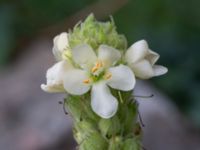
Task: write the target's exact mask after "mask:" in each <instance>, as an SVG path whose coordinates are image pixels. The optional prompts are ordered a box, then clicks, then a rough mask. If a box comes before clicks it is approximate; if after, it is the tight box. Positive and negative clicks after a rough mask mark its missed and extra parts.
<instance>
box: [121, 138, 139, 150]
mask: <svg viewBox="0 0 200 150" xmlns="http://www.w3.org/2000/svg"><path fill="white" fill-rule="evenodd" d="M121 150H142V148H141V142H140V138H138V137H135V138H130V139H126V140H125V141H124V143H123V148H122V149H121Z"/></svg>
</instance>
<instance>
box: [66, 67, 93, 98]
mask: <svg viewBox="0 0 200 150" xmlns="http://www.w3.org/2000/svg"><path fill="white" fill-rule="evenodd" d="M87 79H89V76H88V74H87V72H86V71H84V70H81V69H72V70H69V71H67V73H66V74H65V78H64V88H65V90H66V91H67V92H68V93H70V94H73V95H82V94H84V93H86V92H87V91H89V89H90V84H89V83H84V80H87Z"/></svg>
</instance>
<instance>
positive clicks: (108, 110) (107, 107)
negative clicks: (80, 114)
mask: <svg viewBox="0 0 200 150" xmlns="http://www.w3.org/2000/svg"><path fill="white" fill-rule="evenodd" d="M91 106H92V109H93V111H94V112H96V113H97V114H98V115H99V116H101V117H102V118H106V119H107V118H111V117H112V116H114V115H115V113H116V112H117V108H118V101H117V99H116V98H115V97H114V96H113V95H112V94H111V93H110V90H109V88H108V87H107V86H106V83H105V82H98V83H96V84H94V85H93V86H92V91H91Z"/></svg>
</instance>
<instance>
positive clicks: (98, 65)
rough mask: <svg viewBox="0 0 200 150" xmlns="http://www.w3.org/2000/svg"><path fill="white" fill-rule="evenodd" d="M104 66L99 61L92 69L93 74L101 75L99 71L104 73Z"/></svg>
mask: <svg viewBox="0 0 200 150" xmlns="http://www.w3.org/2000/svg"><path fill="white" fill-rule="evenodd" d="M103 66H104V65H103V62H102V61H101V60H98V61H97V62H96V63H95V65H94V67H93V68H92V69H91V72H92V74H94V75H95V74H96V73H99V71H102V68H103Z"/></svg>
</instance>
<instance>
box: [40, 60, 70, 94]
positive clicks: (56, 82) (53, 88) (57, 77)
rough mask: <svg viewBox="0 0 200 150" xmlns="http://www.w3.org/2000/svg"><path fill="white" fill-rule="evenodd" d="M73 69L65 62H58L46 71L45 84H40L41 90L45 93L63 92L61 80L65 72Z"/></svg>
mask: <svg viewBox="0 0 200 150" xmlns="http://www.w3.org/2000/svg"><path fill="white" fill-rule="evenodd" d="M71 68H73V67H72V65H71V64H70V63H68V62H67V61H60V62H58V63H56V64H55V65H53V66H52V67H51V68H49V69H48V70H47V73H46V78H47V84H46V85H45V84H42V85H41V88H42V89H43V90H44V91H46V92H64V91H65V90H64V88H63V78H64V76H65V72H66V71H67V70H69V69H71Z"/></svg>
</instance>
